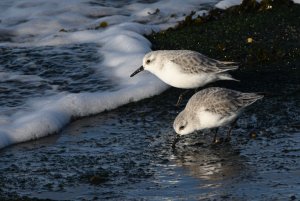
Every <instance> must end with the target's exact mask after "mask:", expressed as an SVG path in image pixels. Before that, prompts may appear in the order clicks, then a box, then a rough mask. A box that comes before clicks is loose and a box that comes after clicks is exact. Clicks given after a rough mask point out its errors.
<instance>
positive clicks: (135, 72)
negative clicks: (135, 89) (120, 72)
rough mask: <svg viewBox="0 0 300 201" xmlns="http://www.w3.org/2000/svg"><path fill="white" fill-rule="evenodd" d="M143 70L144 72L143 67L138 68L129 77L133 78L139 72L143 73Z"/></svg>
mask: <svg viewBox="0 0 300 201" xmlns="http://www.w3.org/2000/svg"><path fill="white" fill-rule="evenodd" d="M143 70H144V66H141V67H139V68H138V69H137V70H136V71H134V72H133V73H132V74H131V75H130V77H133V76H135V75H136V74H138V73H139V72H141V71H143Z"/></svg>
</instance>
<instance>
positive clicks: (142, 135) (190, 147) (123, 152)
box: [0, 74, 300, 200]
mask: <svg viewBox="0 0 300 201" xmlns="http://www.w3.org/2000/svg"><path fill="white" fill-rule="evenodd" d="M260 75H261V74H260ZM236 76H237V77H238V78H239V79H240V78H243V77H242V74H241V75H236ZM261 76H262V75H261ZM254 77H255V78H256V79H254ZM271 77H274V76H272V75H270V77H268V76H266V77H265V79H266V80H270V79H272V78H271ZM279 77H282V79H283V80H287V79H285V77H284V76H279ZM251 81H252V82H251ZM216 85H219V86H224V85H225V86H227V87H230V88H234V89H238V90H241V91H264V92H268V93H267V96H266V97H265V98H264V99H263V100H262V101H258V102H257V103H255V104H254V105H252V106H251V107H249V109H248V110H247V111H245V112H244V113H243V115H242V116H241V118H240V119H239V121H238V123H237V127H236V128H235V129H234V130H233V135H232V141H231V143H230V144H220V145H217V146H212V145H211V140H212V136H213V134H212V133H211V132H210V131H209V130H208V131H203V132H198V133H195V134H192V135H188V136H186V137H184V139H183V140H181V141H180V142H179V143H178V144H177V147H176V149H175V150H172V149H171V144H172V140H173V139H174V137H175V133H174V131H173V128H172V124H173V120H174V118H175V117H176V115H177V113H178V112H179V111H181V110H182V109H183V107H184V105H185V103H186V101H187V100H188V97H185V100H184V101H183V102H182V104H181V106H180V107H176V106H175V103H176V101H177V97H178V95H179V94H180V92H181V91H180V90H178V89H170V90H168V91H166V92H165V93H163V94H161V95H159V96H155V97H153V98H150V99H146V100H143V101H140V102H138V103H131V104H128V105H126V106H123V107H121V108H118V109H116V110H113V111H108V112H105V113H102V114H100V115H97V116H93V117H88V118H83V119H79V120H76V121H74V122H73V123H72V124H70V125H69V126H67V127H66V128H64V129H63V130H62V131H61V132H60V133H58V134H56V135H53V136H50V137H46V138H43V139H40V140H36V141H32V142H27V143H23V144H18V145H15V146H11V147H8V148H5V149H3V150H1V151H0V155H1V157H0V170H1V171H0V174H1V175H0V194H1V196H2V197H3V199H4V198H5V199H6V198H12V199H16V200H17V199H18V198H19V197H20V196H28V197H29V198H33V197H35V198H40V199H45V198H48V199H53V200H104V199H107V200H214V199H216V200H225V199H228V200H298V199H300V193H299V192H300V180H299V176H300V160H299V159H300V107H299V106H300V92H299V86H300V84H299V81H297V79H292V78H291V79H289V81H286V82H285V83H282V82H277V83H276V82H273V84H272V82H271V81H270V82H266V81H264V80H263V79H262V78H260V77H258V75H255V74H254V76H253V77H251V76H249V74H248V76H245V77H244V78H243V82H241V83H234V82H219V83H217V84H214V86H216ZM226 129H227V128H222V129H221V130H220V137H222V133H224V134H225V133H226ZM250 133H252V135H249V134H250Z"/></svg>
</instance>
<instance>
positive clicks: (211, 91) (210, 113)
mask: <svg viewBox="0 0 300 201" xmlns="http://www.w3.org/2000/svg"><path fill="white" fill-rule="evenodd" d="M261 98H263V95H258V94H256V93H242V92H239V91H235V90H230V89H226V88H219V87H210V88H207V89H203V90H201V91H199V92H197V93H196V94H194V95H193V96H192V97H191V98H190V100H189V101H188V103H187V105H186V107H185V109H184V110H183V111H182V112H180V113H179V114H178V116H177V117H176V119H175V121H174V124H173V127H174V130H175V131H176V133H177V134H179V135H186V134H190V133H192V132H194V131H196V130H202V129H209V128H216V127H220V126H225V125H227V124H230V123H232V122H234V121H235V120H236V119H237V118H238V116H239V115H240V114H241V112H242V111H243V110H244V109H245V107H247V106H249V105H251V104H252V103H254V102H255V101H257V100H259V99H261ZM230 131H231V130H230Z"/></svg>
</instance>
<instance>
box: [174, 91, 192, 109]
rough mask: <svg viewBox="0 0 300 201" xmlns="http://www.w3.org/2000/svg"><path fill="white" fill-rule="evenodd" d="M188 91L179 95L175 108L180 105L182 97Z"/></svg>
mask: <svg viewBox="0 0 300 201" xmlns="http://www.w3.org/2000/svg"><path fill="white" fill-rule="evenodd" d="M189 91H190V90H185V91H184V92H183V93H181V94H180V95H179V97H178V100H177V103H176V106H177V107H178V106H179V104H180V103H181V101H182V99H183V96H184V95H185V94H186V93H188V92H189Z"/></svg>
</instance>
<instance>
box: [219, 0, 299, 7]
mask: <svg viewBox="0 0 300 201" xmlns="http://www.w3.org/2000/svg"><path fill="white" fill-rule="evenodd" d="M242 1H243V0H222V1H220V2H219V3H217V4H216V5H215V6H216V7H217V8H219V9H227V8H230V7H232V6H237V5H240V4H241V3H242ZM256 1H257V2H261V0H256ZM293 1H294V2H295V3H300V0H293Z"/></svg>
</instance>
